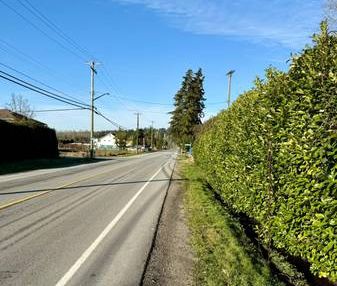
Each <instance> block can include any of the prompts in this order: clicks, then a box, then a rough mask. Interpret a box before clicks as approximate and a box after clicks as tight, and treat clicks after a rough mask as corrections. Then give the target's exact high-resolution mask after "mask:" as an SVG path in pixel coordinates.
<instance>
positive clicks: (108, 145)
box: [94, 133, 118, 150]
mask: <svg viewBox="0 0 337 286" xmlns="http://www.w3.org/2000/svg"><path fill="white" fill-rule="evenodd" d="M94 145H95V148H96V149H109V150H111V149H118V146H117V144H116V137H115V135H113V134H112V133H108V134H106V135H105V136H103V137H101V138H97V139H94Z"/></svg>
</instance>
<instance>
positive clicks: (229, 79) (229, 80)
mask: <svg viewBox="0 0 337 286" xmlns="http://www.w3.org/2000/svg"><path fill="white" fill-rule="evenodd" d="M234 72H235V70H230V71H229V72H228V73H227V74H226V75H227V76H228V99H227V104H228V108H229V106H230V105H231V88H232V76H233V73H234Z"/></svg>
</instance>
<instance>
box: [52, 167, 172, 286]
mask: <svg viewBox="0 0 337 286" xmlns="http://www.w3.org/2000/svg"><path fill="white" fill-rule="evenodd" d="M166 164H167V163H166ZM166 164H165V165H166ZM165 165H163V166H161V167H160V168H159V170H158V171H157V172H156V173H155V174H154V175H153V176H152V177H151V178H150V179H149V180H148V181H147V182H146V183H145V184H144V185H143V186H142V187H141V188H140V190H139V191H138V192H137V193H136V194H135V195H134V196H133V197H132V198H131V200H130V201H129V202H128V203H127V204H126V205H125V206H124V207H123V208H122V209H121V210H120V211H119V213H118V214H117V216H116V217H115V218H114V219H113V220H112V221H111V222H110V223H109V224H108V226H107V227H106V228H105V229H104V230H103V231H102V233H101V234H100V235H99V236H98V237H97V238H96V239H95V241H94V242H93V243H92V244H91V245H90V246H89V247H88V248H87V249H86V250H85V251H84V252H83V254H82V255H81V257H80V258H79V259H77V261H76V262H75V264H74V265H73V266H72V267H71V268H70V269H69V270H68V272H67V273H66V274H65V275H64V276H63V277H62V278H61V279H60V280H59V281H58V282H57V283H56V284H55V286H64V285H66V284H67V283H68V281H69V280H70V279H71V278H72V277H73V276H74V274H75V273H76V272H77V270H78V269H79V268H80V267H81V266H82V264H83V263H84V262H85V261H86V260H87V259H88V257H89V256H90V255H91V253H92V252H93V251H94V250H95V249H96V247H97V246H98V245H99V244H100V243H101V242H102V240H103V239H104V238H105V237H106V236H107V235H108V233H109V232H110V231H111V230H112V229H113V227H114V226H115V225H116V224H117V223H118V221H119V220H120V219H121V218H122V217H123V215H124V214H125V213H126V212H127V210H128V209H129V208H130V207H131V205H132V204H133V203H134V202H135V200H136V199H137V198H138V196H139V195H140V194H141V193H142V192H143V191H144V189H145V188H146V187H147V185H148V184H149V183H150V182H151V181H152V180H153V179H154V178H155V177H156V176H157V175H158V174H159V172H160V171H161V170H162V169H163V168H164V167H165Z"/></svg>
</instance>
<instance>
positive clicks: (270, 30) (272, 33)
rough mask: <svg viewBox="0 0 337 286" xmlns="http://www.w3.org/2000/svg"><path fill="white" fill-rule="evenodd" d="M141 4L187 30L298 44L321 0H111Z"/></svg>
mask: <svg viewBox="0 0 337 286" xmlns="http://www.w3.org/2000/svg"><path fill="white" fill-rule="evenodd" d="M112 1H114V2H118V3H122V4H138V5H143V6H145V7H147V8H149V9H151V10H154V11H156V12H157V13H160V14H161V15H163V16H164V17H166V18H167V19H168V20H169V22H170V24H171V25H174V26H175V27H177V28H180V29H182V30H184V31H187V32H192V33H195V34H206V35H220V36H230V37H238V38H246V39H249V40H252V41H258V42H260V41H268V42H271V43H279V44H282V45H284V46H287V47H292V48H298V47H300V46H302V45H303V44H304V43H307V42H308V39H309V37H310V35H311V34H312V33H313V32H314V31H316V30H317V28H318V24H319V22H320V21H321V19H322V1H321V0H236V1H235V0H112Z"/></svg>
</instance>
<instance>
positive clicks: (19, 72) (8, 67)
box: [0, 62, 86, 105]
mask: <svg viewBox="0 0 337 286" xmlns="http://www.w3.org/2000/svg"><path fill="white" fill-rule="evenodd" d="M0 65H2V66H3V67H5V68H7V69H10V70H11V71H14V72H16V73H18V74H21V75H23V76H25V77H27V78H29V79H31V80H33V81H35V82H37V83H39V84H41V85H43V86H45V87H47V88H49V89H51V90H54V91H56V92H59V93H61V94H63V95H65V96H68V97H69V98H72V99H74V100H76V101H77V102H79V103H81V104H83V105H86V103H84V102H82V101H79V100H78V99H76V98H75V97H73V96H71V95H68V94H66V93H64V92H63V91H60V90H58V89H56V88H53V87H51V86H50V85H47V84H45V83H43V82H42V81H39V80H37V79H34V78H32V77H31V76H29V75H27V74H25V73H24V72H21V71H18V70H17V69H15V68H12V67H10V66H9V65H6V64H4V63H1V62H0Z"/></svg>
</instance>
